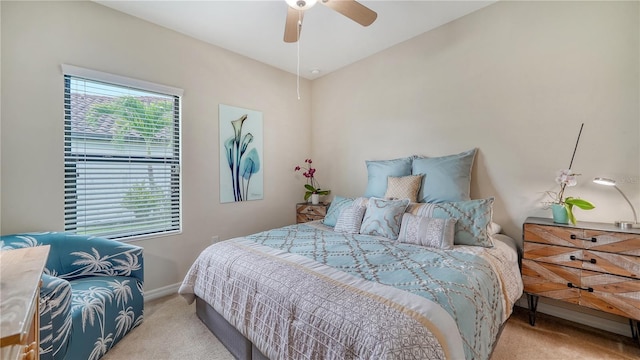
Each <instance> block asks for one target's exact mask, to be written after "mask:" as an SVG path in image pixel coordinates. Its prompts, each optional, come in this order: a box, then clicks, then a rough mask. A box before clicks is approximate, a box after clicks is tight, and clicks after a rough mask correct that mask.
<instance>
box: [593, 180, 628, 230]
mask: <svg viewBox="0 0 640 360" xmlns="http://www.w3.org/2000/svg"><path fill="white" fill-rule="evenodd" d="M593 182H594V183H596V184H600V185H606V186H613V187H614V188H615V189H616V190H618V192H619V193H620V195H622V197H623V198H624V199H625V200H627V203H629V206H631V211H633V220H634V221H616V222H614V224H615V225H616V226H617V227H619V228H621V229H630V228H632V227H633V226H634V225H636V224H637V223H638V215H637V214H636V209H634V208H633V204H631V201H629V198H628V197H627V196H626V195H625V194H624V193H623V192H622V190H620V188H618V187H617V186H616V181H615V180H611V179H607V178H602V177H597V178H595V179H593Z"/></svg>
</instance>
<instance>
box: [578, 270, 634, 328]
mask: <svg viewBox="0 0 640 360" xmlns="http://www.w3.org/2000/svg"><path fill="white" fill-rule="evenodd" d="M580 287H582V288H583V289H586V290H581V291H580V302H579V304H580V305H582V306H586V307H590V308H592V309H597V310H602V311H606V312H608V313H612V314H617V315H620V316H624V317H626V318H630V319H636V320H640V281H638V280H634V279H629V278H626V277H622V276H615V275H608V274H603V273H600V272H595V271H587V270H583V271H582V280H581V283H580Z"/></svg>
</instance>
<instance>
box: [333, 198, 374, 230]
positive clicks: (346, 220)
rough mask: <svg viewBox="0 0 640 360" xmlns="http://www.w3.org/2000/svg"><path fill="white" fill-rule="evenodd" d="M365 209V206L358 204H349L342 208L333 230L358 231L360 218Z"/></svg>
mask: <svg viewBox="0 0 640 360" xmlns="http://www.w3.org/2000/svg"><path fill="white" fill-rule="evenodd" d="M366 210H367V208H366V207H364V206H359V205H351V206H347V207H346V208H344V209H342V211H341V212H340V216H338V221H336V226H335V227H334V228H333V231H335V232H339V233H347V234H357V233H359V232H360V225H362V218H363V217H364V213H365V211H366Z"/></svg>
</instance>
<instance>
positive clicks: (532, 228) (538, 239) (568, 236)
mask: <svg viewBox="0 0 640 360" xmlns="http://www.w3.org/2000/svg"><path fill="white" fill-rule="evenodd" d="M583 235H584V231H583V230H582V229H576V228H570V227H559V226H547V225H538V224H524V233H523V237H524V241H530V242H534V243H540V244H549V245H559V246H567V247H576V248H584V246H585V245H584V243H585V242H590V241H591V239H585V237H584V236H583Z"/></svg>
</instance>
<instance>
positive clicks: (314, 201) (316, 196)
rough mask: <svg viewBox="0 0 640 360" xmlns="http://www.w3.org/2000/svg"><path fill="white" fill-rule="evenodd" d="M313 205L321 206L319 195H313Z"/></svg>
mask: <svg viewBox="0 0 640 360" xmlns="http://www.w3.org/2000/svg"><path fill="white" fill-rule="evenodd" d="M311 203H312V204H313V205H318V204H320V195H318V194H311Z"/></svg>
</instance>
